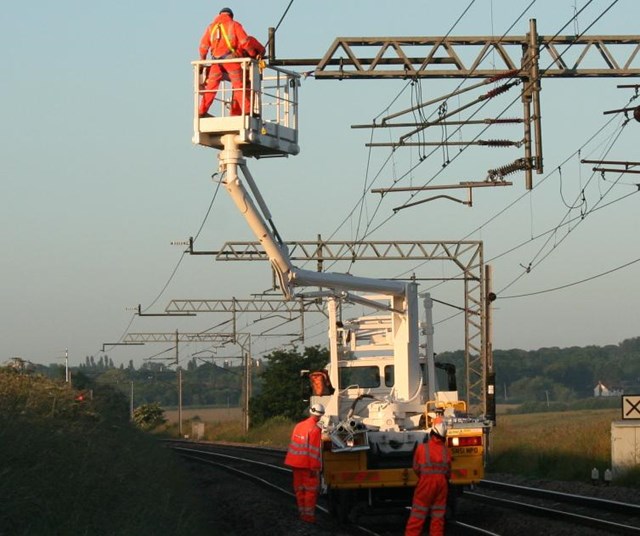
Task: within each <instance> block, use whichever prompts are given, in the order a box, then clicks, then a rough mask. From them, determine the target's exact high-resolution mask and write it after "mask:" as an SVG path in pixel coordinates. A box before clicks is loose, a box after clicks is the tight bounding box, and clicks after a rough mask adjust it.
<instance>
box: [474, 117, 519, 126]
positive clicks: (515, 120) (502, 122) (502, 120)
mask: <svg viewBox="0 0 640 536" xmlns="http://www.w3.org/2000/svg"><path fill="white" fill-rule="evenodd" d="M484 122H485V123H487V124H489V125H507V124H513V123H523V122H524V119H522V118H520V117H509V118H507V117H505V118H497V119H485V120H484Z"/></svg>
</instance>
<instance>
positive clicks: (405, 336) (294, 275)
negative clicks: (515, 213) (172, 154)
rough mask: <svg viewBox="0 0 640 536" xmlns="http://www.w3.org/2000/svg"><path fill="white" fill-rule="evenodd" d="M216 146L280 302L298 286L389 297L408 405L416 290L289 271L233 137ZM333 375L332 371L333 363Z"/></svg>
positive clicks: (413, 382)
mask: <svg viewBox="0 0 640 536" xmlns="http://www.w3.org/2000/svg"><path fill="white" fill-rule="evenodd" d="M222 142H223V144H224V150H223V151H221V152H220V154H219V157H218V158H219V160H220V171H221V172H224V173H225V178H224V185H225V187H226V189H227V191H228V192H229V195H230V196H231V198H232V199H233V201H234V203H235V205H236V207H237V208H238V210H239V211H240V213H241V214H242V215H243V216H244V218H245V220H246V221H247V223H248V224H249V227H250V228H251V230H252V231H253V233H254V234H255V236H256V238H257V239H258V240H259V241H260V244H261V245H262V247H263V248H264V251H265V252H266V254H267V256H268V257H269V260H270V261H271V265H272V266H273V268H274V270H275V271H276V273H277V274H278V278H279V280H280V288H281V289H282V292H283V293H284V295H285V298H286V299H291V297H292V294H293V288H294V287H304V286H314V287H324V288H327V289H330V290H336V291H349V290H352V291H359V292H370V293H377V294H384V295H387V296H390V297H392V305H391V310H392V311H393V312H392V315H393V321H392V330H393V340H394V363H395V380H396V381H395V392H396V396H397V398H398V399H402V400H409V399H411V398H413V397H415V395H416V392H417V389H418V388H419V386H420V374H419V370H420V369H419V363H418V359H419V356H418V345H419V340H418V339H419V334H418V300H417V285H416V284H415V283H404V282H402V281H391V280H387V279H373V278H366V277H356V276H351V275H348V274H340V273H326V272H314V271H311V270H302V269H300V268H297V267H295V266H293V264H292V263H291V259H290V257H289V254H288V252H287V248H286V246H285V244H284V243H281V242H279V241H278V240H276V234H277V233H276V232H275V230H274V231H272V230H270V229H269V227H268V226H267V223H266V221H265V218H266V219H267V220H269V221H271V215H270V214H269V211H268V209H267V207H266V205H265V203H264V201H263V199H262V196H261V195H260V192H259V190H258V188H257V186H256V184H255V182H254V180H253V178H252V176H251V173H249V170H248V168H247V165H246V162H245V160H244V158H243V155H242V151H241V150H239V149H238V143H237V140H236V135H234V134H226V135H224V136H222ZM238 168H240V169H241V170H242V173H243V175H244V177H245V179H246V181H247V183H248V184H249V187H250V189H251V191H252V192H253V195H254V197H255V199H256V200H257V203H258V205H260V208H261V210H262V214H263V215H264V217H263V215H262V214H260V212H259V211H258V209H257V207H256V205H255V203H254V201H253V199H252V198H251V196H250V195H249V192H248V191H247V189H246V188H245V186H244V184H243V183H242V181H241V179H240V177H239V175H238ZM334 359H336V360H337V356H333V355H332V361H333V360H334ZM334 370H337V361H336V363H335V367H334ZM333 380H334V378H332V381H333ZM336 380H337V378H336Z"/></svg>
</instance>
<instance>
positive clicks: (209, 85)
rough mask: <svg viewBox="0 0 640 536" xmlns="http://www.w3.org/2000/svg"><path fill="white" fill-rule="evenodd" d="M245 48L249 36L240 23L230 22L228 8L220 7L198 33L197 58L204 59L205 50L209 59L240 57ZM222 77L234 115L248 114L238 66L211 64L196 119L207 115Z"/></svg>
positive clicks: (240, 69)
mask: <svg viewBox="0 0 640 536" xmlns="http://www.w3.org/2000/svg"><path fill="white" fill-rule="evenodd" d="M249 45H250V40H249V36H248V35H247V32H245V30H244V28H243V27H242V24H240V23H239V22H236V21H235V20H233V11H231V9H229V8H228V7H224V8H222V9H221V10H220V13H219V14H218V16H217V17H216V18H215V19H214V20H213V22H212V23H211V24H209V26H207V29H206V30H205V31H204V34H202V38H201V39H200V59H201V60H205V59H207V54H208V53H209V51H210V52H211V58H212V59H214V60H224V59H231V58H238V57H242V55H243V52H242V51H243V50H244V48H245V47H248V46H249ZM223 78H224V79H226V80H229V81H230V82H231V88H232V90H233V101H234V103H235V104H234V110H235V111H236V113H237V114H239V113H241V112H242V110H243V109H244V110H245V113H249V106H250V103H249V98H248V97H249V96H248V94H247V93H246V92H243V85H242V82H243V74H242V65H241V64H240V63H236V62H233V63H222V64H215V65H211V67H209V70H208V73H207V79H206V82H205V84H204V89H205V90H206V91H207V92H206V93H204V95H203V96H202V99H201V100H200V106H199V110H198V112H199V114H200V117H203V116H204V117H206V116H208V111H209V107H210V106H211V103H212V102H213V101H214V99H215V97H216V92H217V90H218V87H219V86H220V82H222V80H223ZM243 107H244V108H243Z"/></svg>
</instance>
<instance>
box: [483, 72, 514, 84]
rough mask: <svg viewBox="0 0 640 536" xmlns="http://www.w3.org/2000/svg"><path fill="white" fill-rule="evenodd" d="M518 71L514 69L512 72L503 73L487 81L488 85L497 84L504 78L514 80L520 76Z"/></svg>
mask: <svg viewBox="0 0 640 536" xmlns="http://www.w3.org/2000/svg"><path fill="white" fill-rule="evenodd" d="M518 72H519V71H518V69H513V70H511V71H504V72H503V73H499V74H497V75H495V76H492V77H491V78H488V79H487V84H490V83H491V82H497V81H498V80H502V79H503V78H513V77H514V76H518Z"/></svg>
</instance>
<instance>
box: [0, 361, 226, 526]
mask: <svg viewBox="0 0 640 536" xmlns="http://www.w3.org/2000/svg"><path fill="white" fill-rule="evenodd" d="M105 400H108V401H109V402H108V405H107V406H101V404H102V403H104V401H105ZM114 400H116V399H110V398H109V396H107V395H105V396H101V395H100V394H99V392H96V396H95V399H94V401H90V402H82V403H79V402H76V401H75V400H74V393H73V391H72V390H71V389H70V388H68V387H67V386H65V385H64V384H59V383H55V382H52V381H50V380H46V379H44V378H40V377H32V376H24V375H16V374H6V373H2V372H0V519H2V522H1V529H0V532H2V534H11V535H16V536H23V535H24V536H26V535H49V534H56V535H66V534H73V535H78V534H80V535H118V536H129V535H131V536H134V535H136V536H139V535H140V534H154V535H160V536H162V535H175V534H194V535H198V534H209V535H210V534H213V532H212V531H211V530H210V527H206V522H205V519H204V517H202V516H201V515H200V514H199V513H198V512H205V506H204V505H202V506H201V507H197V505H198V504H199V501H200V499H199V498H198V497H197V494H196V491H195V490H194V489H193V488H192V486H191V484H190V482H189V475H188V474H187V472H186V470H185V469H184V468H183V467H182V466H181V465H180V463H177V460H176V459H175V457H174V455H173V454H172V453H171V452H170V451H168V450H167V449H165V448H164V447H162V446H161V445H159V444H158V442H157V441H156V440H155V439H154V438H153V437H152V436H150V435H148V434H144V433H142V432H140V431H139V430H137V429H135V428H133V427H132V426H131V425H130V424H129V423H128V420H127V412H126V401H125V402H124V405H123V406H122V405H119V404H118V403H116V404H115V405H112V404H113V402H114ZM122 409H124V411H121V410H122Z"/></svg>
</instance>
